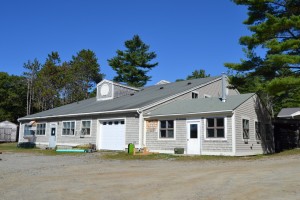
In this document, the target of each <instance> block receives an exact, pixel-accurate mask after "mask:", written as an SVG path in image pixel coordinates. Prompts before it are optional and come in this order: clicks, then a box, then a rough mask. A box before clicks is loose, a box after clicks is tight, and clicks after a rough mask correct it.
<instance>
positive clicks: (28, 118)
mask: <svg viewBox="0 0 300 200" xmlns="http://www.w3.org/2000/svg"><path fill="white" fill-rule="evenodd" d="M132 111H138V109H137V108H134V109H127V110H114V111H102V112H91V113H76V114H66V115H54V116H43V117H23V118H19V119H18V122H20V121H24V120H32V119H45V118H57V117H73V116H79V115H97V114H111V113H122V112H123V113H124V112H132Z"/></svg>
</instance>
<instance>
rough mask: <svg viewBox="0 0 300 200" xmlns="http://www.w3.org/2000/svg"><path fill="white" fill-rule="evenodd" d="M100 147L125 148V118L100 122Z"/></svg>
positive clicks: (109, 148) (110, 148)
mask: <svg viewBox="0 0 300 200" xmlns="http://www.w3.org/2000/svg"><path fill="white" fill-rule="evenodd" d="M100 125H101V128H100V149H106V150H124V149H125V120H124V119H120V120H116V119H114V120H107V121H101V122H100Z"/></svg>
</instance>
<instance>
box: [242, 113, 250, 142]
mask: <svg viewBox="0 0 300 200" xmlns="http://www.w3.org/2000/svg"><path fill="white" fill-rule="evenodd" d="M244 119H245V120H248V121H249V138H244V123H243V120H244ZM240 120H241V125H242V127H241V128H242V139H243V141H244V142H247V141H246V140H248V141H249V140H251V137H250V121H251V120H250V117H248V116H245V115H241V119H240Z"/></svg>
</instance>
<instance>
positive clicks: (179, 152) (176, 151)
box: [174, 148, 184, 154]
mask: <svg viewBox="0 0 300 200" xmlns="http://www.w3.org/2000/svg"><path fill="white" fill-rule="evenodd" d="M174 153H175V154H184V148H174Z"/></svg>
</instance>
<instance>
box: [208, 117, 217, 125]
mask: <svg viewBox="0 0 300 200" xmlns="http://www.w3.org/2000/svg"><path fill="white" fill-rule="evenodd" d="M214 126H215V123H214V119H213V118H209V119H207V127H214Z"/></svg>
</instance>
